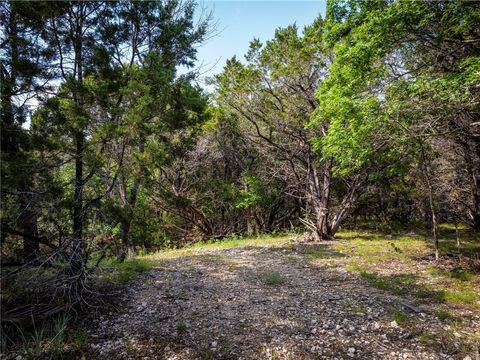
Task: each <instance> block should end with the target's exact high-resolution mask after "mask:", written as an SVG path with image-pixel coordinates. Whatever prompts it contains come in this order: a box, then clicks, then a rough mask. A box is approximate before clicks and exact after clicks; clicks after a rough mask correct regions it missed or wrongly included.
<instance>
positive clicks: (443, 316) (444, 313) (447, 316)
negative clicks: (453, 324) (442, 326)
mask: <svg viewBox="0 0 480 360" xmlns="http://www.w3.org/2000/svg"><path fill="white" fill-rule="evenodd" d="M435 316H436V317H437V318H439V319H440V320H452V319H454V316H453V315H452V313H451V312H450V311H448V310H446V309H440V310H437V311H435Z"/></svg>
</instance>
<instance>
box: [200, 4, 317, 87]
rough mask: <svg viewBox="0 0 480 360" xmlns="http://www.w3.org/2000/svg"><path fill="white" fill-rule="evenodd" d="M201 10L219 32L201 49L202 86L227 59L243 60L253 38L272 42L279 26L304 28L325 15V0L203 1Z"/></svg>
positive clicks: (219, 69)
mask: <svg viewBox="0 0 480 360" xmlns="http://www.w3.org/2000/svg"><path fill="white" fill-rule="evenodd" d="M199 7H203V8H204V9H206V11H207V12H208V11H210V10H211V11H212V12H213V22H214V23H215V24H216V33H217V35H216V36H213V37H212V38H210V39H209V40H207V42H206V43H205V44H204V45H202V46H201V47H200V48H199V49H198V54H197V60H198V63H197V65H198V66H199V67H200V70H201V73H202V76H201V77H200V83H201V85H203V86H205V84H204V80H205V78H206V77H209V76H213V75H214V74H217V73H219V72H221V71H222V68H223V66H224V65H225V62H226V60H227V59H230V58H231V57H233V56H234V55H236V56H237V58H238V59H239V60H244V55H245V53H246V52H247V50H248V46H249V43H250V41H251V40H253V38H258V39H260V41H263V42H264V41H266V40H269V39H271V38H272V37H273V35H274V33H275V29H277V28H279V27H285V26H288V25H290V24H293V23H296V24H297V26H298V28H299V29H303V27H304V26H306V25H309V24H311V23H312V22H313V20H314V19H315V18H316V17H317V16H318V15H320V14H321V15H322V16H324V15H325V0H310V1H305V0H303V1H300V0H290V1H286V0H269V1H252V0H250V1H228V0H220V1H218V0H217V1H204V2H201V3H200V4H199Z"/></svg>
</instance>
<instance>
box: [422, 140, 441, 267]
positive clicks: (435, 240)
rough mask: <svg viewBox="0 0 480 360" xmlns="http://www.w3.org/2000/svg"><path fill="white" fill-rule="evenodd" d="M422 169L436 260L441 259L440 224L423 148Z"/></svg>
mask: <svg viewBox="0 0 480 360" xmlns="http://www.w3.org/2000/svg"><path fill="white" fill-rule="evenodd" d="M422 165H423V166H422V167H423V176H424V180H425V185H426V186H427V190H428V206H429V210H430V220H431V222H432V234H433V243H434V246H435V260H439V259H440V246H439V242H438V223H437V214H436V211H435V203H434V200H433V186H432V182H431V180H430V167H429V166H428V165H427V160H426V157H425V153H424V150H423V148H422Z"/></svg>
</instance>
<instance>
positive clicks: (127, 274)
mask: <svg viewBox="0 0 480 360" xmlns="http://www.w3.org/2000/svg"><path fill="white" fill-rule="evenodd" d="M154 266H155V263H154V262H152V261H151V260H149V259H146V258H132V259H127V260H125V261H123V262H121V263H119V262H116V261H114V260H110V261H109V262H107V263H106V264H103V270H106V272H107V273H106V274H105V275H104V278H105V279H107V280H108V281H110V282H111V283H112V284H114V285H115V286H117V287H123V286H125V285H127V284H128V283H130V282H131V281H133V280H135V279H136V278H137V277H138V276H139V275H140V274H142V273H143V272H145V271H148V270H151V269H152V268H154ZM109 270H110V271H109ZM112 270H113V271H112Z"/></svg>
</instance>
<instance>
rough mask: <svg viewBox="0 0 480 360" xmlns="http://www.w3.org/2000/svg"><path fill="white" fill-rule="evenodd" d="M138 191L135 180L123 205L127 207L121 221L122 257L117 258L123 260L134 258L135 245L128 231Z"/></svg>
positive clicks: (136, 180)
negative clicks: (125, 214) (128, 197)
mask: <svg viewBox="0 0 480 360" xmlns="http://www.w3.org/2000/svg"><path fill="white" fill-rule="evenodd" d="M139 189H140V181H139V180H138V178H136V179H135V181H134V183H133V186H132V190H131V192H130V199H129V200H128V202H127V203H126V204H125V205H126V207H127V216H124V217H123V218H122V221H121V234H122V235H121V237H122V246H123V253H124V254H123V255H121V256H120V257H119V259H120V258H122V259H124V258H125V257H128V258H131V257H133V256H135V244H134V243H133V241H132V238H131V236H130V230H131V227H132V218H133V210H134V209H135V205H136V204H137V195H138V190H139Z"/></svg>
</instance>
